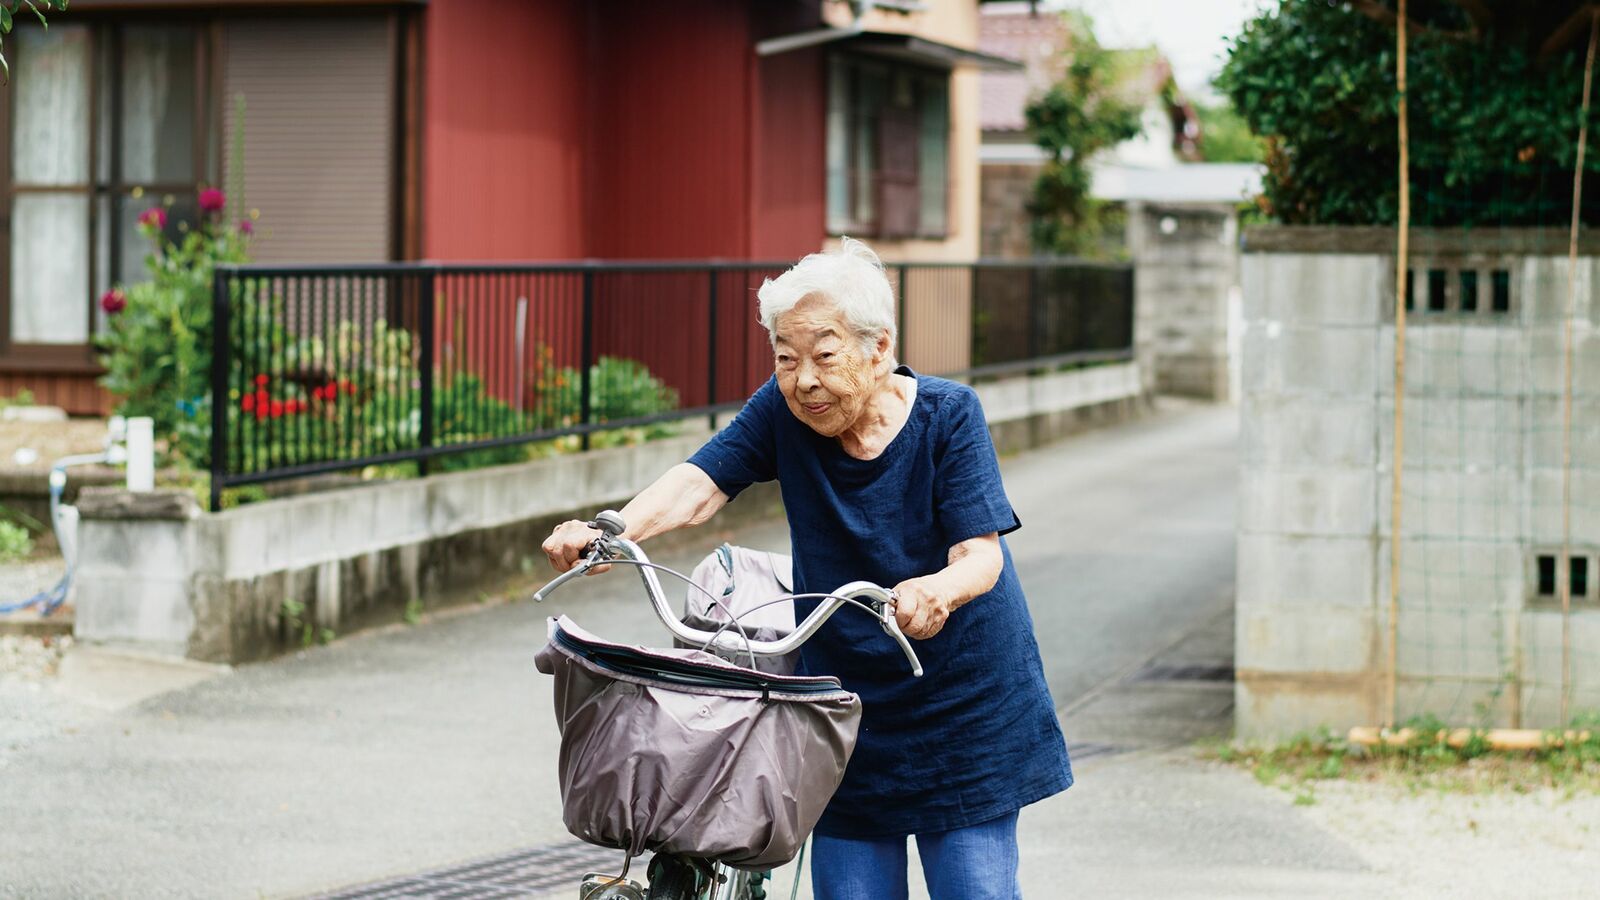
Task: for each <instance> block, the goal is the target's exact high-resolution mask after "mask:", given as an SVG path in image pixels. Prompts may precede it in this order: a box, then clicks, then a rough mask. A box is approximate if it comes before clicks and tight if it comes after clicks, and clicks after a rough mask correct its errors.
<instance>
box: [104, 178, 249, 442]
mask: <svg viewBox="0 0 1600 900" xmlns="http://www.w3.org/2000/svg"><path fill="white" fill-rule="evenodd" d="M201 196H202V207H203V208H204V209H206V210H207V211H206V212H202V213H201V215H200V218H199V221H198V222H197V223H196V225H195V227H185V226H184V225H180V226H179V228H180V231H179V234H180V235H181V236H180V237H179V238H178V239H177V240H172V239H171V238H169V237H168V234H167V228H166V225H167V216H168V208H169V206H170V203H169V204H164V205H160V206H152V207H150V208H149V209H147V210H145V212H144V213H142V214H141V215H140V217H139V230H140V232H141V233H142V234H143V235H144V236H145V237H146V238H147V239H149V240H150V242H151V252H150V253H148V254H147V255H146V256H145V269H146V270H147V271H148V272H149V275H150V279H149V280H148V281H143V282H139V283H137V284H132V285H127V286H123V287H116V288H112V289H111V290H108V291H106V292H105V294H104V295H102V296H101V298H100V305H101V308H102V309H104V310H105V312H106V316H107V321H108V328H107V331H106V333H105V334H104V335H103V336H102V337H101V338H100V339H99V340H98V346H99V350H100V362H101V364H102V365H103V366H104V367H105V369H106V374H105V375H104V376H103V377H102V378H101V379H100V383H101V384H102V385H104V386H105V387H106V389H107V390H108V391H110V392H111V394H112V395H113V396H114V397H116V401H117V402H116V411H117V413H118V414H120V415H124V416H149V417H150V418H151V419H153V420H154V421H155V434H156V438H157V440H158V441H160V442H161V445H162V446H163V447H164V448H165V457H164V461H165V462H168V463H174V464H177V465H180V466H184V467H200V466H204V465H205V463H206V460H207V459H208V457H209V443H208V441H209V438H210V433H211V399H210V384H211V307H212V296H211V292H212V283H211V281H212V272H213V270H214V269H215V267H216V265H217V264H218V263H243V262H248V261H249V252H248V245H249V240H250V233H251V231H252V230H253V226H252V225H250V224H249V223H247V222H241V223H238V224H230V223H226V222H224V221H222V211H223V208H224V206H223V199H222V192H221V191H204V192H202V194H201Z"/></svg>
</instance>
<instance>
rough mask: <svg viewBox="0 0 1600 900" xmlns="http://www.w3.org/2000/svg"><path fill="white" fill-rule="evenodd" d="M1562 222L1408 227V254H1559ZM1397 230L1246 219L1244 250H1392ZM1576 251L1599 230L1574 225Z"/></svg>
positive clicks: (1587, 248) (1594, 240) (1586, 251)
mask: <svg viewBox="0 0 1600 900" xmlns="http://www.w3.org/2000/svg"><path fill="white" fill-rule="evenodd" d="M1568 237H1569V235H1568V232H1567V229H1566V228H1413V229H1411V239H1410V252H1411V256H1412V258H1414V259H1415V258H1420V257H1423V256H1429V255H1437V254H1468V253H1478V254H1513V255H1529V256H1565V255H1566V254H1567V241H1568ZM1397 240H1398V235H1397V233H1396V230H1395V229H1394V228H1393V227H1391V226H1387V225H1251V226H1249V227H1247V228H1245V229H1244V237H1243V239H1242V241H1241V244H1242V247H1243V250H1244V252H1245V253H1360V254H1374V253H1375V254H1386V255H1393V254H1394V252H1395V250H1396V242H1397ZM1578 253H1579V254H1581V255H1583V256H1600V231H1597V230H1593V229H1580V230H1579V231H1578Z"/></svg>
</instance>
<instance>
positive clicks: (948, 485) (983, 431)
mask: <svg viewBox="0 0 1600 900" xmlns="http://www.w3.org/2000/svg"><path fill="white" fill-rule="evenodd" d="M939 413H940V414H939V417H938V418H939V433H938V435H937V436H936V440H938V441H941V442H942V449H941V451H940V452H937V453H936V455H935V457H934V474H933V491H934V496H933V502H934V511H935V514H936V515H937V516H938V518H939V525H940V527H941V528H943V530H944V534H945V537H946V539H947V540H949V541H950V543H951V544H952V545H955V544H959V543H961V542H962V541H965V540H970V539H972V538H975V537H980V536H982V535H985V534H993V533H996V532H998V533H999V534H1009V533H1010V532H1013V531H1016V530H1017V529H1018V528H1021V527H1022V520H1020V519H1018V518H1017V514H1016V512H1015V511H1014V510H1013V509H1012V508H1011V501H1010V500H1009V499H1007V498H1006V490H1005V485H1003V484H1002V483H1001V481H1000V461H999V459H998V458H997V457H996V456H995V452H994V442H993V441H992V440H990V438H989V425H988V422H987V421H986V420H985V419H984V415H983V405H982V404H981V403H979V402H978V395H977V394H976V393H975V392H974V391H973V390H972V389H971V388H969V387H966V386H962V387H960V388H959V389H958V390H956V391H955V392H954V393H952V394H951V395H950V396H949V397H947V398H945V400H944V402H943V403H941V404H940V407H939ZM935 446H936V447H939V446H940V445H938V444H936V445H935Z"/></svg>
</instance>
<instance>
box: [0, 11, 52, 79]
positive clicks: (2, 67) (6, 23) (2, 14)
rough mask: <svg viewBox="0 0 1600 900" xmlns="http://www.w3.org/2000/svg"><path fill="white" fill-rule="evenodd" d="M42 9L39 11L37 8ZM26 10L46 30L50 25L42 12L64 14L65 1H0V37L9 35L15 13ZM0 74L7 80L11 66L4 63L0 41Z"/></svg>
mask: <svg viewBox="0 0 1600 900" xmlns="http://www.w3.org/2000/svg"><path fill="white" fill-rule="evenodd" d="M41 6H42V7H44V9H40V8H39V7H41ZM24 9H27V10H28V11H29V12H32V13H33V14H34V15H35V16H38V17H39V24H40V25H43V26H44V27H46V28H49V27H50V23H49V22H46V21H45V19H44V10H45V9H53V10H56V11H57V12H66V9H67V0H0V35H7V34H10V33H11V23H12V19H13V18H14V17H15V16H16V14H17V13H19V12H22V11H23V10H24ZM0 73H3V74H4V75H5V77H6V78H7V79H10V77H11V66H10V65H8V64H7V63H6V55H5V41H4V40H3V39H0Z"/></svg>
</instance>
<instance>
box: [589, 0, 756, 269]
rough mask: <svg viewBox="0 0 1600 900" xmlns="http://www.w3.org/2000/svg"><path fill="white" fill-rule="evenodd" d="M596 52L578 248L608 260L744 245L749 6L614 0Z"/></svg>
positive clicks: (732, 253)
mask: <svg viewBox="0 0 1600 900" xmlns="http://www.w3.org/2000/svg"><path fill="white" fill-rule="evenodd" d="M591 10H594V11H595V20H594V21H595V25H596V26H598V27H600V28H601V29H602V30H600V31H598V32H597V33H596V36H595V39H596V40H597V45H598V47H599V50H600V54H599V55H598V56H596V57H595V60H594V63H595V64H594V66H593V69H592V71H593V72H594V78H595V84H596V88H595V93H596V101H595V106H594V108H595V111H596V113H597V121H596V122H595V143H594V145H593V147H592V148H591V160H592V163H593V170H592V171H593V175H592V177H591V179H590V185H591V186H592V190H593V201H592V204H591V206H590V207H589V209H590V211H591V220H590V223H589V224H590V236H591V241H590V245H589V252H590V253H591V254H592V255H594V256H598V257H603V258H612V259H650V258H657V259H683V258H694V257H709V256H726V257H744V256H746V255H747V254H748V253H749V227H748V222H749V214H750V203H749V197H750V183H749V177H750V168H749V165H748V163H749V150H750V144H749V141H750V118H751V117H750V114H749V113H750V100H751V97H750V94H749V92H750V90H751V85H750V78H749V71H750V66H751V64H752V62H753V60H754V57H755V51H754V49H753V48H752V46H751V42H750V26H749V22H748V15H749V5H748V4H744V3H738V4H730V3H726V2H718V0H679V2H675V3H659V2H653V0H652V2H644V0H617V2H613V3H609V4H606V5H605V13H604V15H600V14H599V12H598V9H597V8H596V7H591Z"/></svg>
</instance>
